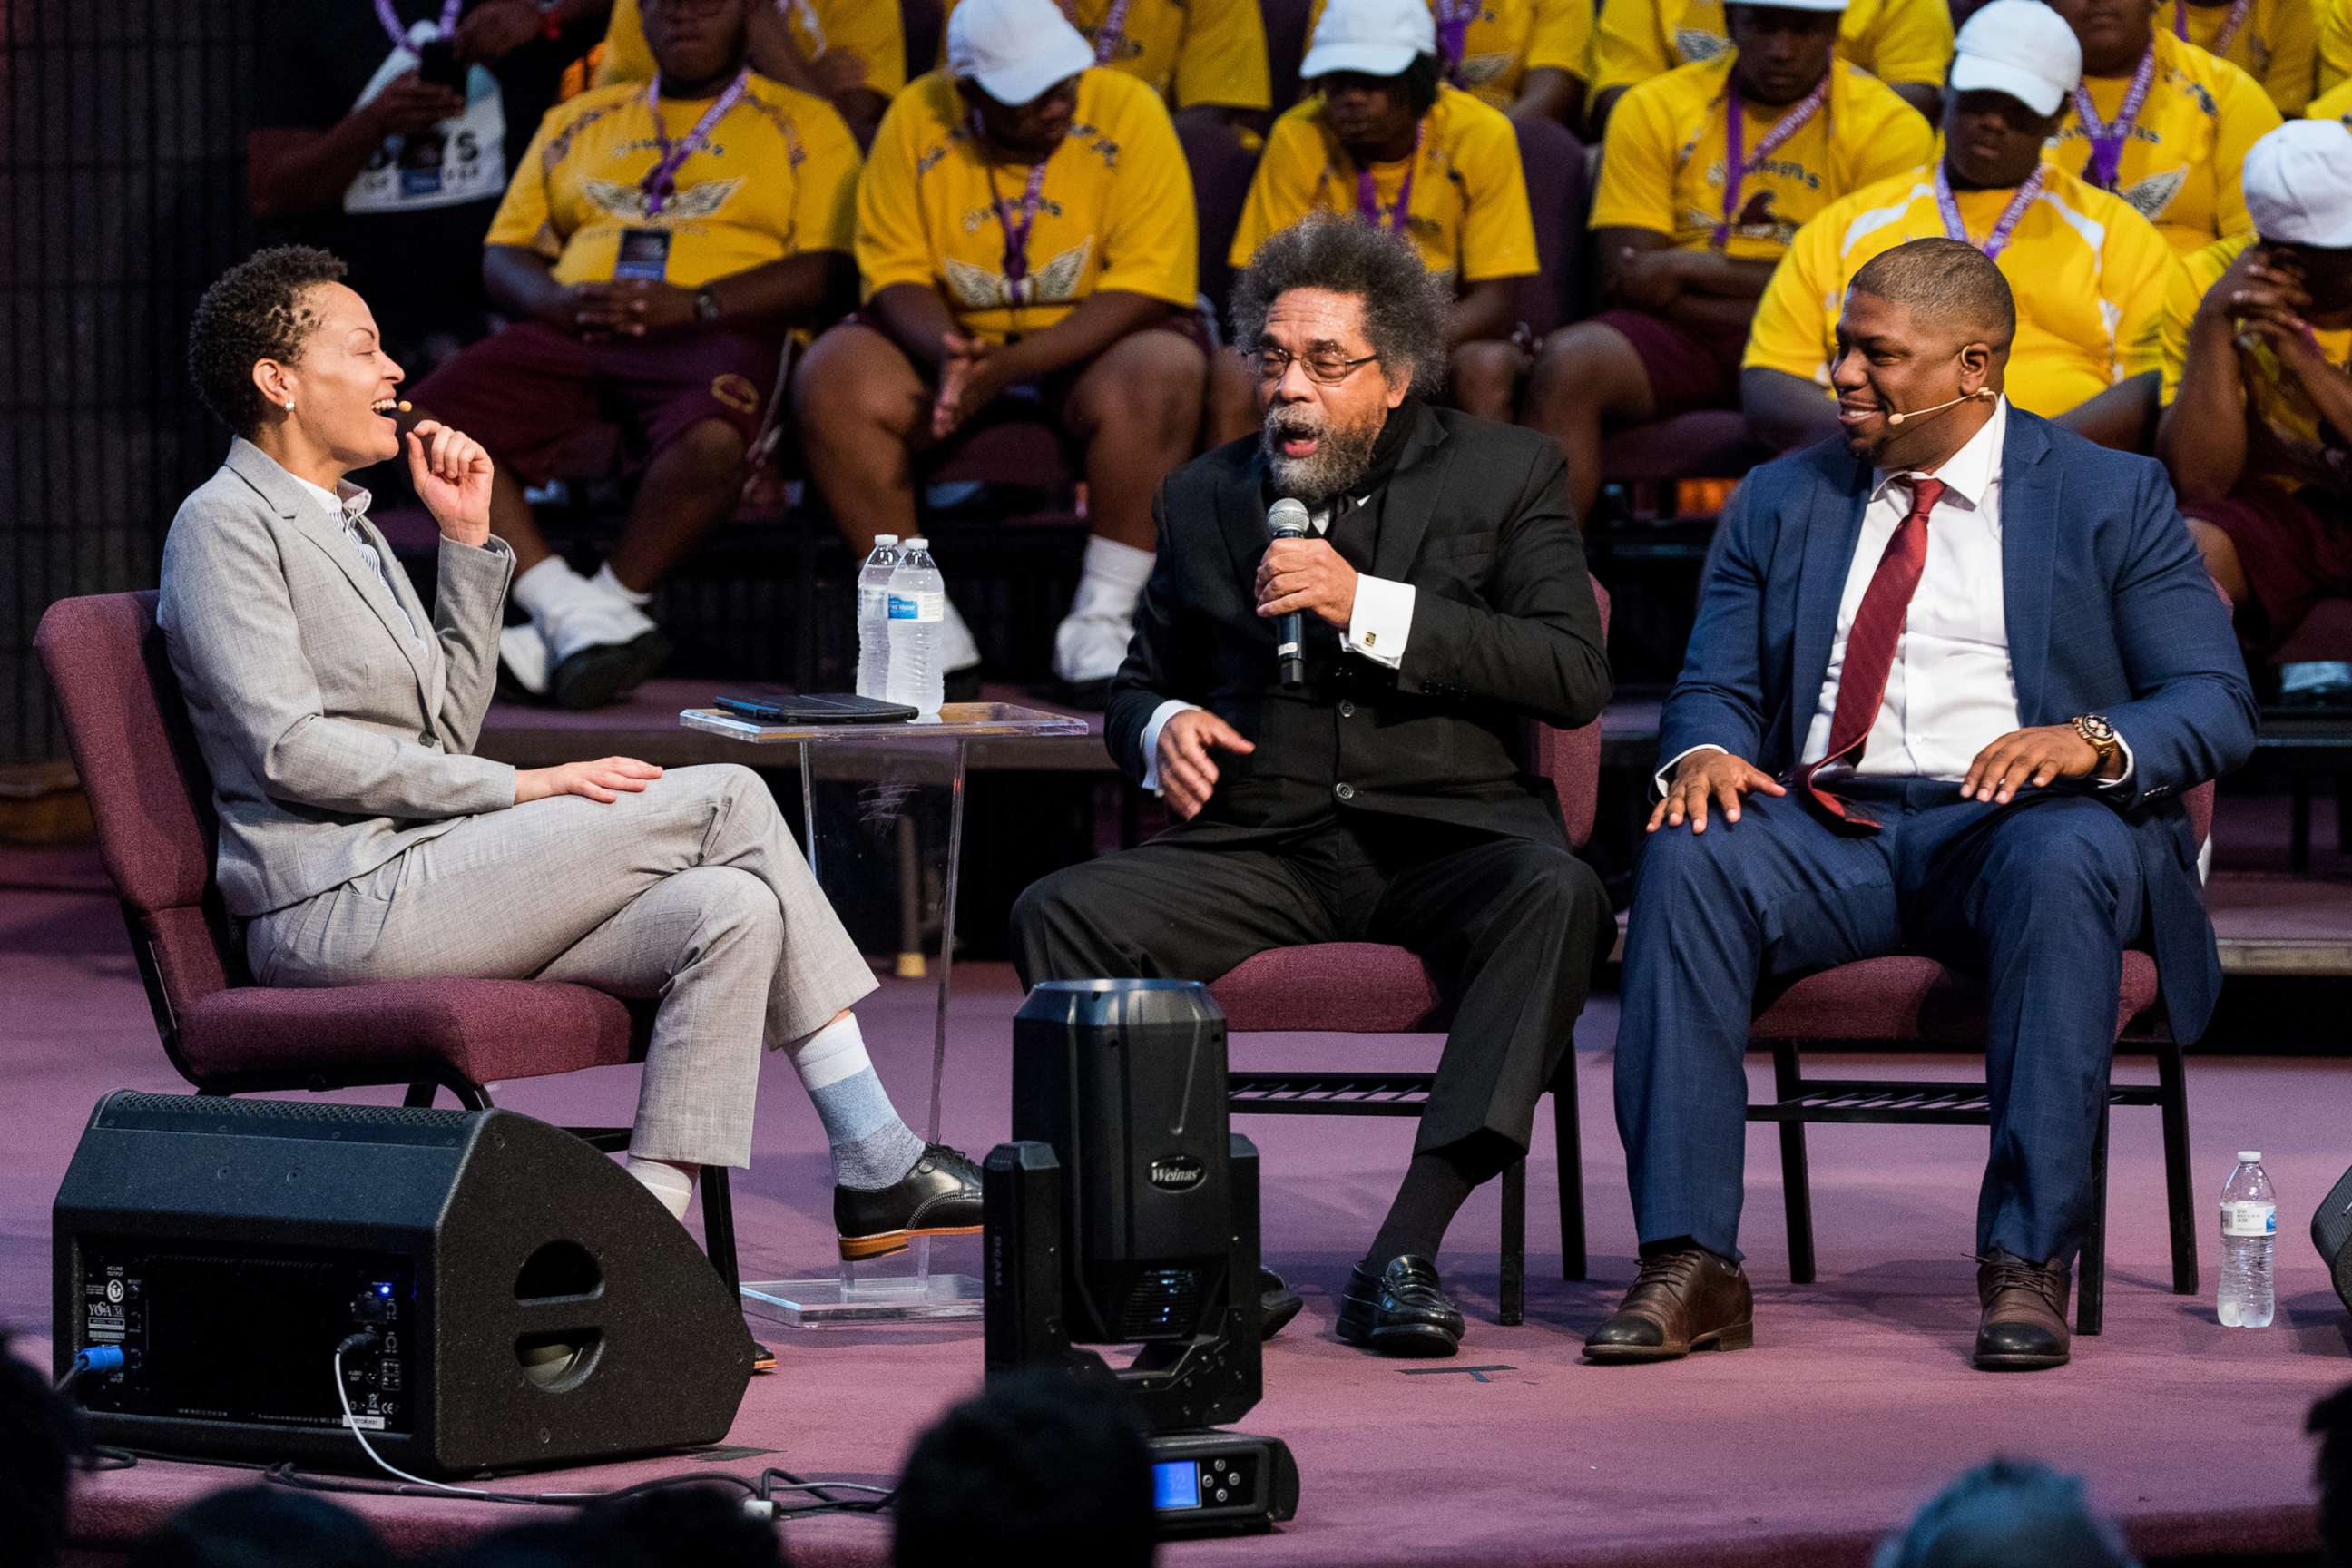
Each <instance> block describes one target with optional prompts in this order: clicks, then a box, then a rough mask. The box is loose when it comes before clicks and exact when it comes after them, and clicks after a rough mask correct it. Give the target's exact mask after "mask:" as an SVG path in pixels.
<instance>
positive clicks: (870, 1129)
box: [784, 1013, 923, 1192]
mask: <svg viewBox="0 0 2352 1568" xmlns="http://www.w3.org/2000/svg"><path fill="white" fill-rule="evenodd" d="M784 1051H785V1054H786V1055H788V1056H790V1057H791V1058H793V1070H794V1071H795V1072H797V1073H799V1074H800V1075H801V1087H802V1088H803V1089H807V1090H808V1097H809V1102H810V1103H811V1104H813V1105H814V1106H815V1107H816V1114H817V1120H818V1121H822V1122H824V1136H825V1141H826V1142H829V1143H831V1144H832V1145H833V1179H834V1183H835V1185H837V1186H844V1187H851V1188H856V1189H858V1190H861V1191H867V1192H870V1191H873V1190H875V1189H877V1188H881V1187H887V1186H889V1185H890V1184H893V1183H894V1182H898V1181H899V1180H901V1179H903V1178H904V1177H905V1176H906V1174H907V1173H908V1172H909V1171H911V1170H913V1169H914V1168H915V1162H916V1161H918V1160H919V1159H921V1158H922V1157H923V1141H922V1140H921V1139H920V1138H918V1137H917V1136H915V1130H914V1129H913V1128H911V1127H909V1126H908V1125H907V1124H906V1122H904V1121H901V1120H899V1117H898V1111H897V1110H896V1109H894V1108H893V1107H892V1106H891V1104H890V1095H889V1091H888V1090H887V1089H884V1088H883V1087H882V1080H881V1079H879V1078H877V1077H876V1076H875V1073H874V1063H873V1061H872V1059H871V1058H868V1057H867V1056H866V1037H865V1036H864V1035H863V1034H861V1033H859V1031H858V1027H857V1018H856V1015H854V1014H848V1013H845V1014H843V1015H842V1016H840V1017H838V1018H836V1019H835V1020H834V1021H833V1022H832V1023H830V1024H827V1025H826V1026H824V1028H822V1029H819V1030H818V1031H817V1032H816V1033H815V1034H814V1035H810V1036H808V1037H806V1038H804V1039H800V1040H795V1041H794V1042H793V1043H792V1044H791V1045H789V1046H786V1047H784Z"/></svg>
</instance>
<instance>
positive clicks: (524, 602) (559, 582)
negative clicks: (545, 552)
mask: <svg viewBox="0 0 2352 1568" xmlns="http://www.w3.org/2000/svg"><path fill="white" fill-rule="evenodd" d="M588 591H589V588H588V579H587V578H585V577H583V576H582V575H580V574H579V573H577V572H574V571H573V570H572V565H571V563H569V562H567V561H565V560H564V559H563V557H562V556H561V555H551V556H549V557H548V558H547V559H546V560H544V561H542V562H541V563H539V564H538V565H536V566H534V567H532V568H531V569H530V571H528V572H525V573H523V574H520V576H518V577H516V578H515V580H514V588H513V590H512V592H513V595H514V602H515V603H516V604H518V605H521V606H522V608H523V613H524V614H525V615H527V616H530V618H531V619H532V620H533V621H536V622H539V623H541V625H544V624H545V623H546V621H547V618H548V617H549V616H551V615H553V614H555V613H556V612H557V611H558V610H560V609H561V608H562V607H563V606H564V605H571V604H575V603H577V602H578V601H579V599H580V596H581V595H583V594H585V593H587V592H588Z"/></svg>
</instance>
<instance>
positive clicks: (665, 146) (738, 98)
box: [639, 70, 751, 217]
mask: <svg viewBox="0 0 2352 1568" xmlns="http://www.w3.org/2000/svg"><path fill="white" fill-rule="evenodd" d="M750 84H751V72H750V71H749V70H740V71H737V72H736V73H735V79H734V80H733V81H731V82H729V83H728V84H727V90H726V91H725V92H722V93H720V94H719V97H718V98H717V99H716V100H713V102H712V103H711V105H710V107H709V108H708V109H706V110H703V111H702V118H701V119H699V120H698V121H695V122H694V129H693V130H691V131H689V132H687V133H686V137H685V140H683V141H679V142H673V141H671V140H670V139H669V131H668V128H667V127H666V126H664V125H663V124H662V117H661V73H660V72H658V71H656V72H655V73H654V79H653V81H652V82H651V83H650V84H649V85H647V87H646V111H647V112H648V113H650V114H652V116H653V117H654V136H655V137H656V140H658V141H659V142H660V143H661V156H660V157H659V158H657V159H656V160H655V161H654V166H653V167H652V168H651V169H648V170H647V171H646V177H645V181H644V183H643V184H642V185H640V187H639V188H640V189H641V190H643V191H644V192H645V194H646V216H647V217H659V216H661V210H662V208H663V207H664V206H666V205H668V203H669V198H670V197H671V195H673V194H675V193H676V192H677V172H678V170H679V169H681V168H683V167H685V165H686V161H687V160H688V158H691V157H693V156H694V155H695V154H696V153H699V152H701V151H702V148H703V144H704V143H706V142H709V140H710V133H711V132H713V131H714V130H716V129H718V126H719V121H722V120H724V119H726V118H727V112H728V110H731V109H733V108H734V107H735V106H736V105H737V104H739V103H740V102H742V101H743V91H744V89H745V88H746V87H748V86H749V85H750Z"/></svg>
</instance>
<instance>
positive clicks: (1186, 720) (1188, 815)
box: [1158, 708, 1257, 822]
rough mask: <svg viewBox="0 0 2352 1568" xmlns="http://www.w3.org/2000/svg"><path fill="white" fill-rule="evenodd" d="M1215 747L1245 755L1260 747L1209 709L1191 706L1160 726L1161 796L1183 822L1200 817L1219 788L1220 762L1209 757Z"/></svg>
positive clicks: (1177, 818) (1237, 754) (1236, 754)
mask: <svg viewBox="0 0 2352 1568" xmlns="http://www.w3.org/2000/svg"><path fill="white" fill-rule="evenodd" d="M1213 746H1214V747H1217V748H1219V749H1221V750H1223V751H1228V752H1233V753H1234V755H1235V756H1242V757H1246V756H1248V755H1249V754H1250V753H1251V752H1255V751H1256V750H1257V747H1256V746H1255V745H1254V744H1252V743H1251V742H1248V741H1246V740H1244V739H1243V738H1242V732H1241V731H1238V730H1236V729H1234V727H1233V726H1232V725H1231V724H1228V723H1226V722H1225V721H1223V719H1220V718H1218V717H1217V716H1216V715H1215V714H1214V713H1211V712H1209V711H1207V710H1205V709H1200V708H1187V709H1186V710H1183V711H1182V712H1181V713H1178V714H1176V715H1174V716H1173V717H1171V719H1170V720H1169V721H1168V722H1167V723H1165V724H1162V725H1161V726H1160V751H1159V757H1158V762H1159V767H1160V798H1161V799H1163V800H1165V801H1166V802H1167V803H1168V809H1169V810H1171V811H1172V812H1174V813H1175V814H1176V820H1177V821H1179V822H1190V821H1192V818H1194V817H1195V816H1199V815H1200V814H1201V808H1202V806H1204V805H1208V804H1209V795H1210V793H1211V792H1212V791H1213V790H1214V789H1215V788H1216V787H1217V764H1216V763H1214V762H1213V761H1211V760H1210V757H1209V749H1210V748H1211V747H1213Z"/></svg>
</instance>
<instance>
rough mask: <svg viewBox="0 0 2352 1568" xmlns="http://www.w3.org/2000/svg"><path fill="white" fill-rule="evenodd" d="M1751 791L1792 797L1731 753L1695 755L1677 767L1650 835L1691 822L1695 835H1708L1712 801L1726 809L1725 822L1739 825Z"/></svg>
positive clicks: (1768, 776) (1653, 817) (1653, 816)
mask: <svg viewBox="0 0 2352 1568" xmlns="http://www.w3.org/2000/svg"><path fill="white" fill-rule="evenodd" d="M1750 790H1761V791H1762V792H1763V793H1764V794H1766V795H1786V794H1788V793H1789V792H1788V791H1787V790H1785V789H1783V788H1781V787H1780V784H1779V783H1777V782H1776V781H1775V780H1774V779H1773V777H1772V775H1771V774H1769V773H1764V772H1762V771H1760V770H1759V769H1758V768H1757V767H1756V766H1755V765H1754V764H1752V763H1744V762H1742V761H1740V760H1739V759H1738V757H1735V756H1733V755H1732V754H1731V753H1730V752H1718V751H1713V750H1708V751H1704V752H1692V753H1691V754H1690V755H1689V756H1687V757H1685V758H1684V759H1683V760H1682V761H1681V762H1679V763H1675V776H1674V779H1673V781H1672V782H1671V783H1669V784H1667V785H1666V793H1665V796H1664V799H1662V800H1660V801H1659V802H1658V804H1657V806H1656V809H1654V810H1653V811H1652V812H1651V813H1650V831H1651V832H1653V833H1655V832H1656V831H1657V830H1658V829H1659V828H1661V827H1680V826H1682V825H1683V824H1684V822H1685V821H1687V822H1689V824H1690V830H1691V831H1692V832H1693V833H1705V832H1706V807H1707V803H1708V802H1709V801H1713V802H1714V803H1715V804H1716V805H1717V806H1719V807H1721V808H1722V811H1723V820H1724V821H1726V822H1737V821H1738V820H1739V797H1740V796H1741V795H1746V794H1747V793H1748V791H1750Z"/></svg>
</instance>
